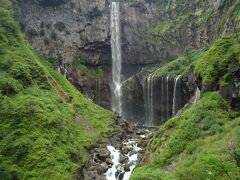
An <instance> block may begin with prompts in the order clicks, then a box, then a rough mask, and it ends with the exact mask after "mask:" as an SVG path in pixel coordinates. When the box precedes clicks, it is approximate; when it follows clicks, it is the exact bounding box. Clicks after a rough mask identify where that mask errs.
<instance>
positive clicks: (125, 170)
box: [76, 119, 152, 180]
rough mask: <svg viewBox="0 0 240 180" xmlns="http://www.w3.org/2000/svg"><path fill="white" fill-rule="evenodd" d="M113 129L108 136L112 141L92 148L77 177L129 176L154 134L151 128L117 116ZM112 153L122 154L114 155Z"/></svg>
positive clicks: (105, 177) (99, 179)
mask: <svg viewBox="0 0 240 180" xmlns="http://www.w3.org/2000/svg"><path fill="white" fill-rule="evenodd" d="M114 129H115V131H114V132H112V133H111V134H110V135H109V142H107V143H102V144H99V143H96V144H95V145H94V146H93V147H92V149H90V150H89V154H90V155H89V161H88V162H87V163H86V165H85V166H84V167H83V168H81V169H79V170H78V173H77V176H76V179H81V180H83V179H84V180H90V179H96V180H106V179H109V178H110V179H111V180H113V179H118V180H122V179H125V180H127V179H128V177H129V175H130V173H131V171H132V170H133V167H135V165H136V164H137V163H138V162H140V160H141V159H142V156H143V153H144V149H145V148H146V146H147V142H148V140H149V139H150V138H151V137H152V136H151V133H150V131H149V130H147V129H139V128H136V127H133V126H131V125H129V124H128V123H127V122H125V121H122V120H119V119H116V122H115V124H114ZM110 150H111V153H110ZM113 152H119V153H120V154H119V156H118V157H116V154H115V157H114V153H113ZM136 157H137V158H136ZM116 159H117V162H116ZM107 177H108V178H107Z"/></svg>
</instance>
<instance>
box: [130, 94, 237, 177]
mask: <svg viewBox="0 0 240 180" xmlns="http://www.w3.org/2000/svg"><path fill="white" fill-rule="evenodd" d="M239 140H240V118H239V114H237V113H234V112H231V110H230V107H229V105H228V103H227V102H226V101H225V100H223V98H222V97H221V96H220V95H219V94H218V93H217V92H211V93H206V94H205V95H204V97H203V98H202V99H201V100H200V101H199V102H197V103H196V104H194V105H192V106H190V107H187V108H186V109H185V111H184V112H183V113H182V114H181V115H179V116H178V117H175V118H173V119H171V120H169V121H168V122H167V123H165V124H164V125H163V126H161V127H160V128H159V130H158V131H157V132H156V133H155V135H154V137H153V139H152V140H151V142H150V143H149V145H148V150H147V152H146V154H145V158H144V160H143V162H142V164H141V166H140V167H139V168H137V169H136V170H135V171H134V173H133V175H132V178H131V179H134V180H135V179H136V180H156V179H184V180H186V179H192V180H196V179H237V178H239V176H240V164H239V163H240V141H239Z"/></svg>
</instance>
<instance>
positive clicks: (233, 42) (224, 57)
mask: <svg viewBox="0 0 240 180" xmlns="http://www.w3.org/2000/svg"><path fill="white" fill-rule="evenodd" d="M239 64H240V33H235V34H233V35H231V36H227V37H223V38H221V39H219V40H217V41H216V42H215V43H214V44H213V45H212V46H211V48H210V49H209V50H208V51H207V52H206V53H205V54H204V55H203V56H202V58H200V59H199V60H198V61H197V63H196V66H195V72H196V77H197V78H201V79H202V81H203V83H204V84H207V83H218V82H220V83H221V82H222V83H226V82H229V80H230V79H231V74H230V71H231V68H234V67H236V66H237V65H239Z"/></svg>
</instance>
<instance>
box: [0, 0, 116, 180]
mask: <svg viewBox="0 0 240 180" xmlns="http://www.w3.org/2000/svg"><path fill="white" fill-rule="evenodd" d="M12 2H13V1H10V0H0V77H1V78H0V179H4V180H5V179H57V178H60V179H71V178H73V177H74V175H75V174H76V171H77V169H78V168H79V167H81V166H82V165H83V163H84V162H85V161H86V160H87V150H86V148H89V147H90V146H91V144H92V143H94V141H96V140H97V139H98V141H104V137H106V134H107V133H108V132H110V131H111V128H110V127H109V125H110V124H111V123H112V118H113V114H112V113H111V112H109V111H107V110H104V109H103V108H101V107H99V106H97V105H95V104H93V103H91V102H89V101H88V100H87V99H86V98H85V97H84V96H83V95H82V94H80V93H79V92H78V91H77V90H76V89H75V88H74V87H73V86H72V85H71V84H70V83H69V82H68V81H67V80H66V79H65V78H64V77H63V76H62V75H61V74H59V73H57V72H55V71H54V70H53V68H52V66H51V65H50V64H49V63H48V62H47V61H45V60H44V59H42V58H41V57H40V56H38V55H37V54H36V53H35V52H34V51H33V50H32V49H31V47H30V46H29V45H28V43H27V42H26V41H25V40H24V38H23V36H22V34H21V32H20V28H19V25H18V23H17V22H16V21H15V19H14V12H13V10H12ZM100 137H101V138H100Z"/></svg>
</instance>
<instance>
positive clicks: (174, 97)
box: [172, 75, 181, 116]
mask: <svg viewBox="0 0 240 180" xmlns="http://www.w3.org/2000/svg"><path fill="white" fill-rule="evenodd" d="M180 78H181V75H179V76H177V77H175V78H174V90H173V107H172V116H174V115H175V114H176V113H177V112H176V111H177V102H176V101H177V84H178V80H179V79H180Z"/></svg>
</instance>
